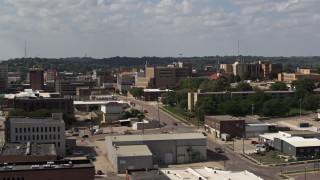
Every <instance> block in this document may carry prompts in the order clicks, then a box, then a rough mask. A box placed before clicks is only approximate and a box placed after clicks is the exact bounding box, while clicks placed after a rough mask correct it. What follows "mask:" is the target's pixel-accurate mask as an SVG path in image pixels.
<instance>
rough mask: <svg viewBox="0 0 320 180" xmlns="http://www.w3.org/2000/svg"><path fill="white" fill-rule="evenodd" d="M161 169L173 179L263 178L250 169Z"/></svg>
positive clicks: (257, 179) (237, 179) (238, 179)
mask: <svg viewBox="0 0 320 180" xmlns="http://www.w3.org/2000/svg"><path fill="white" fill-rule="evenodd" d="M160 171H161V172H162V173H163V174H164V175H166V176H167V177H169V179H171V180H181V179H200V178H201V179H206V180H226V179H232V180H243V179H245V180H262V178H260V177H258V176H256V175H255V174H253V173H251V172H249V171H246V170H245V171H234V172H233V171H223V170H214V169H212V168H208V167H192V168H191V167H181V168H175V167H174V168H162V169H160Z"/></svg>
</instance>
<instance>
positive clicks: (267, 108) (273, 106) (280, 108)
mask: <svg viewBox="0 0 320 180" xmlns="http://www.w3.org/2000/svg"><path fill="white" fill-rule="evenodd" d="M288 111H289V108H288V107H286V106H284V105H283V103H281V102H280V101H279V100H277V99H271V100H269V101H266V102H265V103H264V104H263V107H262V109H261V114H262V115H265V116H280V115H284V114H286V113H287V112H288Z"/></svg>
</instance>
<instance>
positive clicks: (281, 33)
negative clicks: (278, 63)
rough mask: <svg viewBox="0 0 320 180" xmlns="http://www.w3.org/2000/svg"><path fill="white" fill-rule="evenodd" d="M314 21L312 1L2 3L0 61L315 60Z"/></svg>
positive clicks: (319, 17)
mask: <svg viewBox="0 0 320 180" xmlns="http://www.w3.org/2000/svg"><path fill="white" fill-rule="evenodd" d="M319 22H320V4H319V3H317V1H316V0H304V1H302V0H281V1H279V0H259V1H258V0H250V1H249V0H197V1H196V0H161V1H155V0H145V1H140V0H95V1H93V0H81V1H79V0H70V1H62V0H52V1H46V0H25V1H9V0H6V1H1V2H0V25H1V28H0V36H1V39H2V40H1V42H0V48H1V50H2V52H1V55H0V59H1V60H6V59H9V58H16V57H24V56H25V54H26V55H27V57H41V58H61V57H83V56H86V55H87V56H90V57H93V58H104V57H106V58H107V57H113V56H131V57H142V56H159V57H167V56H171V57H178V56H179V55H180V54H182V56H189V57H190V56H215V55H221V56H224V55H238V52H239V54H241V55H253V56H255V55H257V56H317V55H319V54H318V52H319V51H318V49H319V48H318V47H319V45H320V44H319V37H320V31H319V30H318V29H319V26H320V23H319ZM25 42H26V44H25ZM238 42H239V43H238ZM238 44H239V46H238ZM238 47H239V49H238ZM25 48H26V50H25Z"/></svg>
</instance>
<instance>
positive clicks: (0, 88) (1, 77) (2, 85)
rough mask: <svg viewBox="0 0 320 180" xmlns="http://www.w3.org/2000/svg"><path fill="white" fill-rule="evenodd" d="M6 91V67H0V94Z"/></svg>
mask: <svg viewBox="0 0 320 180" xmlns="http://www.w3.org/2000/svg"><path fill="white" fill-rule="evenodd" d="M7 90H8V65H6V64H3V65H0V93H6V92H7Z"/></svg>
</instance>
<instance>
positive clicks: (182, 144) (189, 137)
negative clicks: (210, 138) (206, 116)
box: [105, 133, 207, 171]
mask: <svg viewBox="0 0 320 180" xmlns="http://www.w3.org/2000/svg"><path fill="white" fill-rule="evenodd" d="M105 143H106V150H107V153H108V159H109V161H110V162H111V164H112V165H113V166H114V167H115V168H116V169H117V170H118V171H119V164H121V163H122V168H124V167H126V168H130V169H137V168H150V167H149V166H150V165H154V164H176V163H177V164H183V163H191V162H199V161H205V160H206V159H207V147H206V146H207V139H206V137H205V136H203V134H202V133H180V134H144V135H130V136H126V135H123V136H106V138H105ZM130 147H133V148H135V149H136V150H137V149H140V151H137V152H136V153H135V154H136V155H138V154H139V156H136V155H131V156H132V157H130V153H131V154H132V151H131V149H130ZM121 149H123V150H124V152H123V153H120V150H121ZM125 150H126V151H125ZM150 152H151V154H150ZM120 155H121V156H120ZM124 155H125V157H126V158H127V159H130V158H131V159H135V161H134V162H133V163H130V164H127V161H122V162H120V161H119V158H120V157H122V156H124ZM133 156H134V157H133ZM150 157H151V158H150ZM118 162H119V164H118ZM142 162H143V163H144V164H145V166H148V167H141V165H140V163H142ZM123 166H124V167H123Z"/></svg>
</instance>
